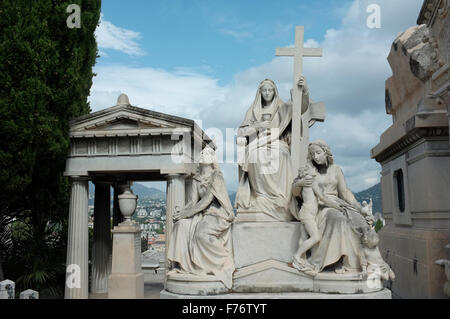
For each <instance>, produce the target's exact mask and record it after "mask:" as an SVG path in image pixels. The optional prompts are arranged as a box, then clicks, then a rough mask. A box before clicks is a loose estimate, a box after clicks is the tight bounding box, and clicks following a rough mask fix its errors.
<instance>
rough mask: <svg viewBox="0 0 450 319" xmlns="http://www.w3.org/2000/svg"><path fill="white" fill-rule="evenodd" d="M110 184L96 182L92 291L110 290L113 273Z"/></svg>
mask: <svg viewBox="0 0 450 319" xmlns="http://www.w3.org/2000/svg"><path fill="white" fill-rule="evenodd" d="M110 196H111V192H110V186H109V184H107V183H100V182H98V183H95V202H94V242H93V246H92V268H91V269H92V283H91V292H93V293H106V292H108V276H109V274H110V273H111V264H110V255H111V212H110Z"/></svg>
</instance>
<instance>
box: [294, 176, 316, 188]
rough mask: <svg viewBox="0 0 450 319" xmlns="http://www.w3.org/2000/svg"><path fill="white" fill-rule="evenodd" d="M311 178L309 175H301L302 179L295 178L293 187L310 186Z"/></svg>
mask: <svg viewBox="0 0 450 319" xmlns="http://www.w3.org/2000/svg"><path fill="white" fill-rule="evenodd" d="M312 184H313V179H312V177H311V176H310V175H307V176H305V177H303V178H302V179H299V178H296V179H295V182H294V186H295V187H312Z"/></svg>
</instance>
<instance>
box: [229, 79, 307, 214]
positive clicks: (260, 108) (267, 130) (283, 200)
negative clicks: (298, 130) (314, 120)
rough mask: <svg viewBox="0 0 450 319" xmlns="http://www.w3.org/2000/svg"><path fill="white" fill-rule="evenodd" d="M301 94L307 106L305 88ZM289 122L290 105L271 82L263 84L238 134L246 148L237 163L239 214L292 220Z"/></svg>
mask: <svg viewBox="0 0 450 319" xmlns="http://www.w3.org/2000/svg"><path fill="white" fill-rule="evenodd" d="M300 81H301V82H299V85H300V84H301V85H304V84H306V83H305V80H304V78H302V79H301V80H300ZM304 92H305V93H304V95H303V99H304V102H303V103H304V105H305V106H306V107H307V106H308V104H309V93H308V89H307V87H306V89H305V90H304ZM291 123H292V103H285V102H283V100H282V99H281V98H280V96H279V94H278V89H277V86H276V85H275V83H274V82H273V81H272V80H269V79H266V80H264V81H262V82H261V83H260V84H259V86H258V89H257V91H256V97H255V100H254V101H253V104H252V105H251V107H250V108H249V110H248V111H247V114H246V116H245V120H244V122H243V123H242V124H241V126H240V128H239V131H238V139H237V143H238V149H241V150H242V149H244V147H245V152H243V156H242V157H241V158H240V159H239V160H238V162H239V187H238V191H237V194H236V203H235V206H236V208H237V209H238V212H239V211H241V210H244V211H249V212H262V213H265V214H267V215H269V216H270V217H271V218H272V219H273V220H274V221H291V220H293V214H295V203H294V199H293V198H292V196H291V190H292V181H293V179H294V177H295V176H294V174H293V172H292V165H291V158H290V156H291V155H290V144H291Z"/></svg>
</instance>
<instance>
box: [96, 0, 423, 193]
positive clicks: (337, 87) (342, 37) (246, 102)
mask: <svg viewBox="0 0 450 319" xmlns="http://www.w3.org/2000/svg"><path fill="white" fill-rule="evenodd" d="M370 3H377V4H379V5H380V7H381V14H382V16H381V17H382V28H381V29H369V28H367V26H366V20H365V19H366V17H367V13H366V7H367V5H368V4H370ZM421 3H422V0H396V1H389V0H378V1H375V0H370V1H362V0H355V1H354V3H353V5H352V6H351V7H350V9H349V11H348V13H347V15H346V16H345V17H344V19H343V25H342V27H340V28H336V29H330V30H328V31H327V33H326V35H325V38H324V40H323V41H322V42H321V43H318V41H317V40H314V39H310V40H308V41H307V42H306V43H305V46H308V47H321V48H323V50H324V56H323V58H306V59H305V63H304V73H305V76H306V78H307V80H308V83H309V87H310V89H311V94H312V98H313V99H314V100H315V101H319V100H321V101H324V102H325V103H326V105H327V118H326V121H325V123H316V125H315V126H314V127H313V128H312V130H311V140H314V139H319V138H320V139H324V140H326V141H327V142H328V143H329V144H330V146H331V149H332V151H333V153H334V156H335V161H336V163H337V164H338V165H340V166H341V167H342V168H343V170H344V173H345V176H346V180H347V182H348V185H349V187H350V188H351V189H352V190H354V191H361V190H363V189H366V188H368V187H370V186H372V185H374V184H376V183H377V182H378V181H379V171H380V166H379V164H378V163H377V162H376V161H375V160H372V159H370V149H371V148H373V147H374V146H375V145H376V144H377V143H378V141H379V136H380V135H381V133H382V132H383V131H384V130H385V129H386V128H387V127H388V126H389V125H390V123H391V117H390V116H388V115H386V113H385V108H384V91H385V80H386V79H387V78H388V77H389V76H390V74H391V71H390V68H389V64H388V62H387V60H386V57H387V55H388V53H389V50H390V46H391V43H392V41H393V40H394V38H395V37H396V35H397V34H398V32H401V31H405V30H406V29H407V28H408V27H410V26H412V25H414V24H415V20H416V18H417V15H418V13H419V11H420V7H421ZM399 13H401V14H399ZM306 36H308V35H307V34H306ZM292 63H293V62H292V58H274V59H273V60H272V61H270V62H268V63H265V64H263V65H260V66H258V67H254V68H250V69H247V70H245V71H242V72H240V73H238V74H236V75H235V78H234V82H233V83H232V84H231V85H229V86H221V85H219V83H218V80H217V79H215V78H212V77H211V76H207V75H202V74H199V73H196V72H195V71H193V70H192V69H190V68H179V69H178V71H175V72H167V71H165V70H160V69H153V68H130V67H127V66H120V65H119V66H107V67H97V68H96V70H95V72H96V73H97V74H98V76H97V77H96V78H94V85H93V87H92V90H91V97H90V101H91V105H92V107H93V109H94V110H98V109H100V108H105V107H109V106H112V105H114V104H115V102H116V99H117V96H118V95H119V94H120V93H121V92H124V93H127V94H128V95H129V97H130V101H131V103H132V104H133V105H136V106H140V107H144V108H150V109H153V110H156V111H160V112H164V113H169V114H174V115H178V116H183V117H187V118H190V119H201V120H202V121H203V128H204V129H208V128H211V127H217V128H219V129H221V130H222V132H223V135H224V136H225V129H226V128H227V127H228V128H235V127H238V126H239V124H240V123H241V122H242V120H243V118H244V115H245V112H246V111H247V108H248V107H249V106H250V104H251V102H252V101H253V99H254V97H255V93H256V88H257V85H258V83H259V82H260V81H261V80H263V79H265V78H271V79H273V80H274V81H275V82H276V83H277V86H278V90H279V92H280V95H281V96H282V98H283V99H284V100H287V99H288V98H289V90H290V88H291V87H292V78H293V74H292V72H293V71H292V69H293V68H292ZM227 147H230V148H231V147H232V145H231V144H230V143H228V144H227ZM221 167H222V170H223V172H224V176H225V179H226V183H227V187H228V190H229V191H235V190H236V189H237V179H238V176H237V175H238V173H237V166H236V165H235V164H221Z"/></svg>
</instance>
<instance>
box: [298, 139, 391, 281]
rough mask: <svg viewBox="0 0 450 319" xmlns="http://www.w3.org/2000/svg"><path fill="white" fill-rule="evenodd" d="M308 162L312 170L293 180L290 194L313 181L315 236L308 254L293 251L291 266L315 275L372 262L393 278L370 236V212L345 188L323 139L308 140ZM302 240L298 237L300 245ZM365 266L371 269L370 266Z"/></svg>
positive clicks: (357, 269) (359, 267) (356, 268)
mask: <svg viewBox="0 0 450 319" xmlns="http://www.w3.org/2000/svg"><path fill="white" fill-rule="evenodd" d="M308 166H309V167H311V168H312V169H313V170H314V174H310V175H308V176H306V177H304V178H301V179H300V178H299V179H296V180H294V183H293V194H294V195H295V196H298V197H301V196H302V189H303V188H304V187H313V186H314V185H317V187H318V189H319V191H320V193H321V196H318V198H317V202H318V210H317V214H316V216H315V222H316V225H317V232H318V234H317V235H316V237H318V240H316V241H315V242H316V244H315V245H314V246H313V247H312V248H311V250H310V256H309V258H307V254H306V253H305V251H304V250H301V249H299V251H297V253H296V254H295V255H294V258H293V266H294V267H295V268H297V269H298V270H300V271H302V272H305V273H307V274H310V275H315V274H317V273H318V272H321V271H323V270H324V269H325V268H326V267H329V266H333V267H332V268H333V269H334V271H335V272H336V273H345V272H360V271H361V270H367V267H368V266H370V263H372V266H374V267H375V266H376V267H378V268H377V270H378V271H380V272H381V275H382V277H384V278H393V273H392V271H391V269H390V267H389V266H388V265H387V264H386V263H384V262H383V261H382V259H381V255H380V254H379V250H378V247H376V244H377V243H378V242H377V241H376V239H375V238H374V237H376V233H375V234H374V230H373V216H372V214H371V213H368V212H367V211H366V210H365V209H363V207H362V206H361V205H360V204H359V203H358V202H357V200H356V199H355V196H354V195H353V193H352V192H351V191H350V190H349V189H348V187H347V184H346V182H345V179H344V174H343V173H342V170H341V168H340V167H339V166H337V165H335V164H334V160H333V155H332V154H331V150H330V148H329V146H328V144H327V143H326V142H324V141H315V142H312V143H310V144H309V154H308ZM322 197H324V198H322ZM368 234H370V235H371V236H370V238H371V240H370V241H369V240H368V239H367V238H368ZM304 240H305V238H302V239H301V240H300V243H299V246H300V247H301V246H302V244H303V241H304ZM369 248H370V251H369ZM373 256H375V257H373ZM380 259H381V261H380ZM368 263H369V265H368ZM329 268H331V267H329ZM369 269H372V270H373V267H372V268H370V267H369Z"/></svg>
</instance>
